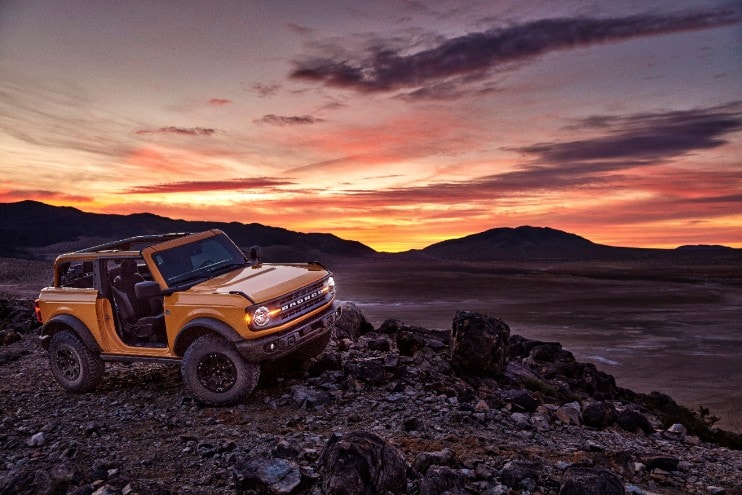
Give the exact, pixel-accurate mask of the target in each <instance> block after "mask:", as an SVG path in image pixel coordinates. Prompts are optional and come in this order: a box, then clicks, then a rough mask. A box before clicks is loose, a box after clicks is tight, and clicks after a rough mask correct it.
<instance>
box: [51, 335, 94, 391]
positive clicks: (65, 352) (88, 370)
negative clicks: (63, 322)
mask: <svg viewBox="0 0 742 495" xmlns="http://www.w3.org/2000/svg"><path fill="white" fill-rule="evenodd" d="M49 364H50V366H51V370H52V375H54V378H55V379H56V380H57V381H58V382H59V384H60V385H62V387H64V388H65V389H66V390H68V391H70V392H90V391H92V390H94V389H95V387H96V386H97V385H98V384H99V383H100V381H101V380H102V379H103V371H104V370H105V364H104V363H103V361H102V360H101V358H100V356H99V355H98V354H97V353H95V352H93V351H91V350H90V349H88V348H87V347H85V344H83V343H82V342H81V341H80V339H79V338H77V336H76V335H75V334H74V333H72V332H71V331H69V330H62V331H61V332H58V333H56V334H54V336H53V337H52V340H51V342H50V343H49Z"/></svg>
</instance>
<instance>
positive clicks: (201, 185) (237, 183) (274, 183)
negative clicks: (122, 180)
mask: <svg viewBox="0 0 742 495" xmlns="http://www.w3.org/2000/svg"><path fill="white" fill-rule="evenodd" d="M290 184H293V182H291V181H290V180H287V179H271V178H268V177H255V178H246V179H228V180H213V181H212V180H204V181H183V182H168V183H164V184H152V185H149V186H139V187H133V188H131V189H127V190H126V191H124V192H125V193H127V194H154V193H175V192H199V191H236V190H242V189H271V188H274V187H278V186H285V185H290Z"/></svg>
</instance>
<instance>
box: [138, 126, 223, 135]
mask: <svg viewBox="0 0 742 495" xmlns="http://www.w3.org/2000/svg"><path fill="white" fill-rule="evenodd" d="M215 132H216V129H206V128H204V127H160V128H159V129H143V130H140V131H137V132H136V133H137V134H180V135H183V136H205V137H209V136H212V135H213V134H214V133H215Z"/></svg>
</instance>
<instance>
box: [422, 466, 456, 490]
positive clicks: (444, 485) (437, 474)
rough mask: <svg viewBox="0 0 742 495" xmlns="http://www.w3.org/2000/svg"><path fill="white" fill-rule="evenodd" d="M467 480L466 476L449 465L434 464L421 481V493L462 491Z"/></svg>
mask: <svg viewBox="0 0 742 495" xmlns="http://www.w3.org/2000/svg"><path fill="white" fill-rule="evenodd" d="M465 481H466V478H465V477H464V476H463V475H462V474H461V473H459V472H456V471H454V470H453V469H451V468H449V467H447V466H432V467H431V468H430V469H429V470H428V472H427V473H426V474H425V477H424V478H423V480H422V482H421V483H420V495H439V494H444V493H446V494H449V495H453V494H454V493H460V491H461V490H463V489H464V482H465ZM463 493H466V492H463Z"/></svg>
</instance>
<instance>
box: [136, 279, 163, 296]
mask: <svg viewBox="0 0 742 495" xmlns="http://www.w3.org/2000/svg"><path fill="white" fill-rule="evenodd" d="M134 294H136V296H137V298H138V299H149V298H150V297H157V296H161V295H162V291H161V290H160V284H158V283H157V282H155V281H154V280H148V281H145V282H137V283H136V284H134Z"/></svg>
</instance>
